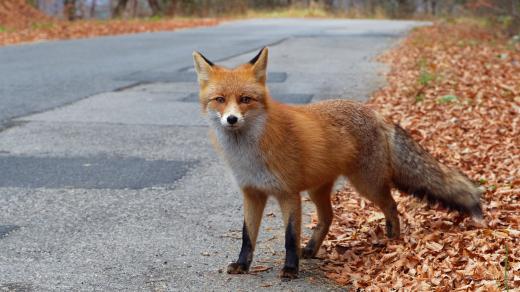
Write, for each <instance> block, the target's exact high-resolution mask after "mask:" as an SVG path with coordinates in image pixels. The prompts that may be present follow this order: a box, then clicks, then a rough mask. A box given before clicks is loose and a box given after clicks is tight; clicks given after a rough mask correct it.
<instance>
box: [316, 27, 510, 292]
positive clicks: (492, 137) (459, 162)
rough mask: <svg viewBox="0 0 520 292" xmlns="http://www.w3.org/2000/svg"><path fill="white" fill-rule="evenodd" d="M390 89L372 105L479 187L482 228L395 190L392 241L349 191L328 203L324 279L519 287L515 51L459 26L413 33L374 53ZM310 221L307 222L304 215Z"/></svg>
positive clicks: (451, 287) (410, 287)
mask: <svg viewBox="0 0 520 292" xmlns="http://www.w3.org/2000/svg"><path fill="white" fill-rule="evenodd" d="M382 60H383V61H384V62H386V63H388V64H389V65H390V67H391V70H390V72H389V74H388V76H387V80H388V85H387V86H386V87H384V88H383V89H381V90H380V91H378V92H376V93H375V94H374V96H373V97H372V99H371V101H370V104H371V105H373V106H374V108H375V109H377V110H378V111H379V112H381V113H382V114H384V115H385V116H386V117H388V118H389V119H390V120H393V121H394V122H396V123H400V124H401V126H403V127H404V128H406V129H407V130H408V131H409V133H411V134H412V136H413V137H414V138H415V139H416V140H417V141H419V143H420V144H421V145H423V146H424V147H425V148H426V149H428V150H429V151H430V152H431V153H432V154H433V155H434V156H435V157H437V158H438V159H439V160H440V161H442V162H443V163H445V164H447V165H450V166H453V167H457V168H459V169H461V170H462V171H463V172H464V173H466V174H467V175H468V176H469V177H471V178H472V179H474V180H476V181H479V182H480V184H481V185H482V188H484V189H485V192H484V195H483V198H482V204H483V209H484V214H485V219H484V223H483V226H482V225H478V224H477V223H475V222H473V221H472V220H471V219H469V218H464V217H462V216H460V215H458V214H457V213H448V212H446V211H445V210H444V209H442V208H439V207H437V206H433V207H428V206H427V205H426V203H424V202H421V201H418V200H417V199H414V198H412V197H410V196H407V195H404V194H400V193H399V192H397V191H395V192H394V197H395V199H396V201H397V202H398V211H399V213H400V218H401V238H400V239H399V240H388V239H386V238H385V235H384V232H383V231H384V217H383V215H382V213H381V212H380V211H379V210H378V209H377V208H376V207H375V206H374V205H373V204H372V203H370V202H368V201H366V200H364V199H362V198H361V197H360V196H359V195H358V194H357V193H355V192H354V191H353V190H352V189H350V188H347V189H345V190H344V191H341V192H338V193H337V194H336V195H335V196H334V199H333V202H334V209H335V214H336V215H335V218H334V223H333V226H332V228H331V231H330V234H329V236H328V238H327V241H326V242H325V243H324V247H323V248H322V250H321V253H320V256H323V257H324V258H325V261H324V262H325V264H324V265H323V269H324V270H325V271H326V275H327V276H328V277H329V278H331V279H333V280H335V281H337V282H338V283H341V284H345V285H352V286H353V287H355V288H361V289H364V290H367V291H388V290H389V289H391V288H396V289H398V290H405V291H418V290H428V291H475V290H481V291H494V290H505V289H506V288H510V289H513V288H515V287H516V288H519V287H520V118H519V113H520V45H518V44H514V43H511V42H510V41H508V40H507V39H505V38H502V37H501V36H500V35H497V34H494V33H493V32H492V31H489V30H486V29H484V28H479V27H476V26H471V25H464V24H456V25H455V24H451V25H448V24H436V25H434V26H432V27H423V28H419V29H417V30H415V31H413V32H412V33H411V34H410V36H409V37H408V38H407V39H405V40H404V41H403V42H402V43H401V44H400V45H399V46H397V47H396V48H395V49H394V50H392V51H391V52H389V53H388V54H386V55H384V56H382ZM313 221H316V218H314V220H313Z"/></svg>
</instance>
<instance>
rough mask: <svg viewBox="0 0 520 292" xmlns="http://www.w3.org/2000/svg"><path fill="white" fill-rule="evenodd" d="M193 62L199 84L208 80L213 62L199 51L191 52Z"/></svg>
mask: <svg viewBox="0 0 520 292" xmlns="http://www.w3.org/2000/svg"><path fill="white" fill-rule="evenodd" d="M193 63H194V64H195V71H197V79H198V81H199V84H200V85H202V84H204V83H205V82H207V81H208V80H209V75H210V73H211V71H212V70H213V69H212V67H213V65H214V64H213V63H212V62H211V61H210V60H208V59H206V57H204V56H203V55H202V54H201V53H199V52H193Z"/></svg>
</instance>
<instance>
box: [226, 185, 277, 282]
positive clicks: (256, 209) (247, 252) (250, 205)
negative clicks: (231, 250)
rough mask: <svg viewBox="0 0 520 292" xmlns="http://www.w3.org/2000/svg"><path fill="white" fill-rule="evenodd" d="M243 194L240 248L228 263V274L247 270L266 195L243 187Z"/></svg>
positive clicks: (241, 272) (251, 258)
mask: <svg viewBox="0 0 520 292" xmlns="http://www.w3.org/2000/svg"><path fill="white" fill-rule="evenodd" d="M242 192H243V194H244V225H243V227H242V248H241V249H240V254H239V255H238V260H237V261H236V262H233V263H231V264H229V265H228V268H227V272H228V274H244V273H247V272H248V271H249V267H250V266H251V262H252V261H253V252H254V250H255V245H256V238H257V236H258V229H259V228H260V221H261V220H262V214H263V212H264V208H265V203H266V201H267V196H266V195H265V194H264V193H262V192H259V191H256V190H252V189H247V188H245V189H243V190H242Z"/></svg>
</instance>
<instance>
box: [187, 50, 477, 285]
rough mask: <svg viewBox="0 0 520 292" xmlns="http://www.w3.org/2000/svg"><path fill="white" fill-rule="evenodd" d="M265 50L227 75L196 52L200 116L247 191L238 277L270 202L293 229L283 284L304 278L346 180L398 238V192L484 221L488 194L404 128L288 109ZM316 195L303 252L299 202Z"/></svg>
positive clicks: (332, 108) (360, 110) (351, 110)
mask: <svg viewBox="0 0 520 292" xmlns="http://www.w3.org/2000/svg"><path fill="white" fill-rule="evenodd" d="M267 56H268V50H267V48H263V49H262V50H261V51H260V52H259V53H258V55H256V56H255V57H254V58H253V59H252V60H251V61H249V62H248V63H246V64H242V65H240V66H238V67H236V68H233V69H228V68H225V67H222V66H219V65H216V64H213V63H212V62H211V61H209V60H208V59H206V58H205V57H204V56H203V55H202V54H200V53H198V52H194V53H193V59H194V62H195V69H196V72H197V77H198V82H199V87H200V94H199V96H200V104H201V106H202V112H203V113H204V114H205V115H206V116H207V118H208V120H209V124H210V126H211V127H210V129H211V130H210V136H211V137H212V141H213V144H214V146H215V148H216V149H217V151H218V152H219V153H221V155H222V156H223V158H224V160H225V161H226V162H227V164H228V166H229V167H230V168H231V171H232V173H233V176H234V178H235V180H236V182H237V184H238V186H239V187H240V188H241V190H242V193H243V199H244V224H243V231H242V232H243V233H242V248H241V250H240V254H239V256H238V260H237V261H236V262H233V263H231V264H229V266H228V269H227V272H228V273H230V274H241V273H247V272H248V270H249V267H250V265H251V261H252V259H253V251H254V249H255V244H256V239H257V235H258V229H259V226H260V221H261V218H262V213H263V210H264V207H265V204H266V200H267V197H268V196H273V197H274V198H276V199H277V201H278V203H279V205H280V207H281V210H282V214H283V221H284V224H285V249H286V257H285V264H284V266H283V268H282V270H281V272H280V276H281V277H282V278H291V279H292V278H296V277H297V275H298V267H299V259H300V257H302V258H311V257H314V256H315V255H316V253H317V252H318V250H319V248H320V246H321V244H322V242H323V239H324V238H325V236H326V235H327V232H328V231H329V227H330V224H331V222H332V217H333V214H332V206H331V200H330V196H331V190H332V187H333V184H334V182H335V181H336V179H337V178H338V177H340V176H346V177H347V178H348V180H349V182H350V183H351V184H352V185H353V186H354V188H355V189H356V190H357V191H358V192H359V193H360V194H361V195H363V196H364V197H366V198H367V199H369V200H370V201H372V202H373V203H374V204H376V205H377V206H378V207H379V208H380V209H381V210H382V211H383V213H384V215H385V219H386V233H387V236H388V237H390V238H396V237H399V232H400V227H399V218H398V214H397V208H396V203H395V201H394V199H393V198H392V196H391V194H390V190H391V188H392V187H395V188H397V189H399V190H401V191H404V192H406V193H409V194H412V195H415V196H417V197H419V198H422V197H425V198H426V199H428V201H430V202H440V203H442V204H444V205H445V206H446V207H448V208H452V209H456V210H458V211H460V212H462V213H466V214H469V215H472V216H473V217H475V218H477V219H481V218H482V209H481V205H480V195H481V191H480V190H479V189H478V188H477V187H476V186H475V185H474V184H473V183H472V182H471V181H470V180H469V179H468V178H467V177H466V176H465V175H463V174H462V173H460V172H458V171H456V170H453V169H450V168H448V167H446V166H444V165H442V164H441V163H439V162H438V161H437V160H436V159H435V158H434V157H433V156H432V155H430V154H429V153H427V152H426V151H425V150H423V148H421V146H419V144H417V143H416V142H414V140H412V139H411V138H410V137H409V136H408V135H407V133H406V132H405V131H404V130H403V129H402V128H401V127H400V126H398V125H394V124H392V123H389V122H387V121H385V119H384V118H382V117H381V116H380V115H379V114H377V113H376V112H375V111H373V110H371V109H370V108H368V107H367V106H366V105H363V104H361V103H356V102H352V101H348V100H330V101H323V102H318V103H314V104H309V105H303V106H294V105H287V104H282V103H280V102H277V101H275V100H274V99H273V98H271V95H270V94H269V90H268V88H267V86H266V79H267V71H266V70H267ZM302 191H308V193H309V195H310V198H311V200H312V201H313V202H314V204H315V205H316V209H317V213H318V225H317V227H316V228H315V229H314V231H313V234H312V238H311V239H310V240H309V241H308V242H307V244H306V245H305V247H303V249H301V247H300V231H301V216H302V215H301V212H302V210H301V197H300V193H301V192H302Z"/></svg>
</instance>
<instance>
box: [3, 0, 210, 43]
mask: <svg viewBox="0 0 520 292" xmlns="http://www.w3.org/2000/svg"><path fill="white" fill-rule="evenodd" d="M217 22H218V21H217V20H215V19H183V20H177V19H131V20H106V21H100V20H78V21H72V22H70V21H64V20H57V19H54V18H51V17H48V16H45V15H44V14H43V13H41V12H40V11H38V10H36V9H34V8H33V7H31V6H30V5H28V4H27V3H26V2H25V0H0V46H2V45H9V44H17V43H26V42H37V41H45V40H59V39H77V38H88V37H95V36H106V35H118V34H129V33H138V32H152V31H166V30H176V29H181V28H189V27H196V26H210V25H216V24H217Z"/></svg>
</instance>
